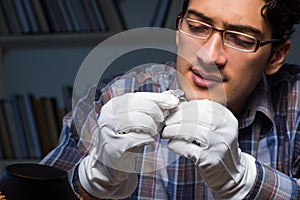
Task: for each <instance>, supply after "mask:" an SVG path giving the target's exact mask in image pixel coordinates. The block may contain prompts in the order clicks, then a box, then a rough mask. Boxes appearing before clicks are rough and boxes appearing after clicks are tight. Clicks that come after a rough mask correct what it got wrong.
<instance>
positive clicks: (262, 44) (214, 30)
mask: <svg viewBox="0 0 300 200" xmlns="http://www.w3.org/2000/svg"><path fill="white" fill-rule="evenodd" d="M183 19H189V20H191V21H193V22H199V23H201V24H203V25H205V26H207V27H210V28H211V32H210V34H209V35H208V37H207V38H204V37H199V36H195V35H192V34H189V33H187V32H185V31H183V30H181V29H180V28H179V23H180V20H183ZM176 30H178V31H179V32H181V33H183V34H185V35H188V36H190V37H193V38H199V39H203V40H208V39H209V38H210V37H211V35H212V34H213V33H214V32H219V33H222V41H223V44H224V45H226V46H228V47H230V48H232V49H235V50H238V51H242V52H246V53H254V52H256V51H257V50H258V49H259V48H260V47H263V46H265V45H267V44H271V43H276V42H280V41H282V39H270V40H265V41H263V40H261V39H259V38H256V37H254V36H251V35H248V34H246V33H243V32H239V31H233V30H225V29H221V28H217V27H214V26H212V25H210V24H207V23H205V22H202V21H200V20H196V19H191V18H188V17H184V16H183V15H182V14H179V15H178V16H177V18H176ZM225 32H230V33H238V34H241V35H244V36H247V37H249V38H252V39H254V40H255V42H256V46H255V48H254V49H253V50H247V49H240V48H237V47H234V46H231V45H229V44H227V43H225V42H224V33H225Z"/></svg>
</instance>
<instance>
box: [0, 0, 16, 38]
mask: <svg viewBox="0 0 300 200" xmlns="http://www.w3.org/2000/svg"><path fill="white" fill-rule="evenodd" d="M0 3H1V4H0V5H1V6H2V8H3V10H4V14H5V19H7V24H8V27H9V30H10V31H9V32H10V33H12V34H20V33H21V27H20V24H19V21H18V19H17V16H16V14H15V13H16V9H15V7H14V5H13V1H12V0H1V1H0Z"/></svg>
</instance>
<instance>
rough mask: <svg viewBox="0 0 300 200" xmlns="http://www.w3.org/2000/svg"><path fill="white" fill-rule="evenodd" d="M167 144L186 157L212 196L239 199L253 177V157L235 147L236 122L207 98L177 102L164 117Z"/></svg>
mask: <svg viewBox="0 0 300 200" xmlns="http://www.w3.org/2000/svg"><path fill="white" fill-rule="evenodd" d="M165 124H166V127H165V128H164V131H163V137H164V138H169V139H170V142H169V144H168V148H169V149H170V150H172V151H174V152H175V153H177V154H179V155H182V156H184V157H186V158H189V159H191V160H193V161H194V162H195V166H196V168H197V169H198V172H199V173H200V176H201V177H202V178H204V180H205V182H206V183H207V184H208V186H209V187H210V189H211V190H212V191H213V192H214V194H215V197H216V199H243V198H244V197H245V196H246V195H247V194H248V192H249V191H250V190H251V188H252V186H253V184H254V181H255V178H256V173H257V172H256V165H255V158H254V157H252V156H250V155H249V154H246V153H243V152H241V150H240V149H239V147H238V122H237V120H236V118H235V117H234V115H233V114H232V113H231V112H230V111H229V110H228V109H227V108H225V107H224V106H222V105H220V104H218V103H215V102H213V101H209V100H195V101H190V102H181V103H180V104H179V105H178V106H177V107H176V108H175V109H173V111H172V112H171V113H170V114H169V116H168V117H167V119H166V122H165Z"/></svg>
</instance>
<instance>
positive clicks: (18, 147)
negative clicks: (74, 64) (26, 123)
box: [3, 99, 28, 158]
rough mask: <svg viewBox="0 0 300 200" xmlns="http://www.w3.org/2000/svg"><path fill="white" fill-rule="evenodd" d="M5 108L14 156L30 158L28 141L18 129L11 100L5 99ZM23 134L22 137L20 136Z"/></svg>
mask: <svg viewBox="0 0 300 200" xmlns="http://www.w3.org/2000/svg"><path fill="white" fill-rule="evenodd" d="M3 108H4V112H5V118H6V122H7V125H8V126H7V127H8V129H7V130H8V134H9V138H10V141H11V145H12V148H13V150H14V158H28V154H27V149H26V145H25V144H24V143H26V141H23V136H21V135H20V134H19V132H18V129H17V126H18V125H17V122H16V120H15V116H14V111H13V108H12V103H11V101H9V100H7V99H6V100H4V101H3ZM20 136H21V138H20Z"/></svg>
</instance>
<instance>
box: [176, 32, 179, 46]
mask: <svg viewBox="0 0 300 200" xmlns="http://www.w3.org/2000/svg"><path fill="white" fill-rule="evenodd" d="M175 39H176V45H177V47H178V44H179V31H178V30H176V38H175Z"/></svg>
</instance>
